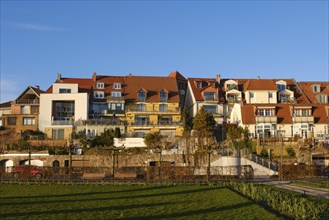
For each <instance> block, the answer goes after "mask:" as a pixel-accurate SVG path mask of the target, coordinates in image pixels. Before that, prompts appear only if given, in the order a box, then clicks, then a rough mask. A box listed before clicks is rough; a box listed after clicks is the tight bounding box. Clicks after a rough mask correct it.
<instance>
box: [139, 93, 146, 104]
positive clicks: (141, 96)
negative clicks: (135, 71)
mask: <svg viewBox="0 0 329 220" xmlns="http://www.w3.org/2000/svg"><path fill="white" fill-rule="evenodd" d="M145 100H146V92H145V91H144V90H139V92H138V101H139V102H145Z"/></svg>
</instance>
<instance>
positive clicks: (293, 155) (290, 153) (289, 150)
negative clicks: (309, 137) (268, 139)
mask: <svg viewBox="0 0 329 220" xmlns="http://www.w3.org/2000/svg"><path fill="white" fill-rule="evenodd" d="M286 151H287V154H288V156H289V157H290V158H293V157H295V156H296V152H295V150H294V148H292V147H288V148H287V149H286Z"/></svg>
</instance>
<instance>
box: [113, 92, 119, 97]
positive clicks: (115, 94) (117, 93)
mask: <svg viewBox="0 0 329 220" xmlns="http://www.w3.org/2000/svg"><path fill="white" fill-rule="evenodd" d="M111 96H112V97H121V92H111Z"/></svg>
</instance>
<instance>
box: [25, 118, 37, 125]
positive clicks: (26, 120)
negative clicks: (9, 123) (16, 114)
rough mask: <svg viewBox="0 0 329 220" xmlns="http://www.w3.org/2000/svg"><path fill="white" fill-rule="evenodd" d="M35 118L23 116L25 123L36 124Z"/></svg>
mask: <svg viewBox="0 0 329 220" xmlns="http://www.w3.org/2000/svg"><path fill="white" fill-rule="evenodd" d="M34 124H35V120H34V118H23V125H34Z"/></svg>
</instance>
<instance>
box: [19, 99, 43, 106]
mask: <svg viewBox="0 0 329 220" xmlns="http://www.w3.org/2000/svg"><path fill="white" fill-rule="evenodd" d="M14 103H15V104H18V105H39V99H18V100H16V101H14Z"/></svg>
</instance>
